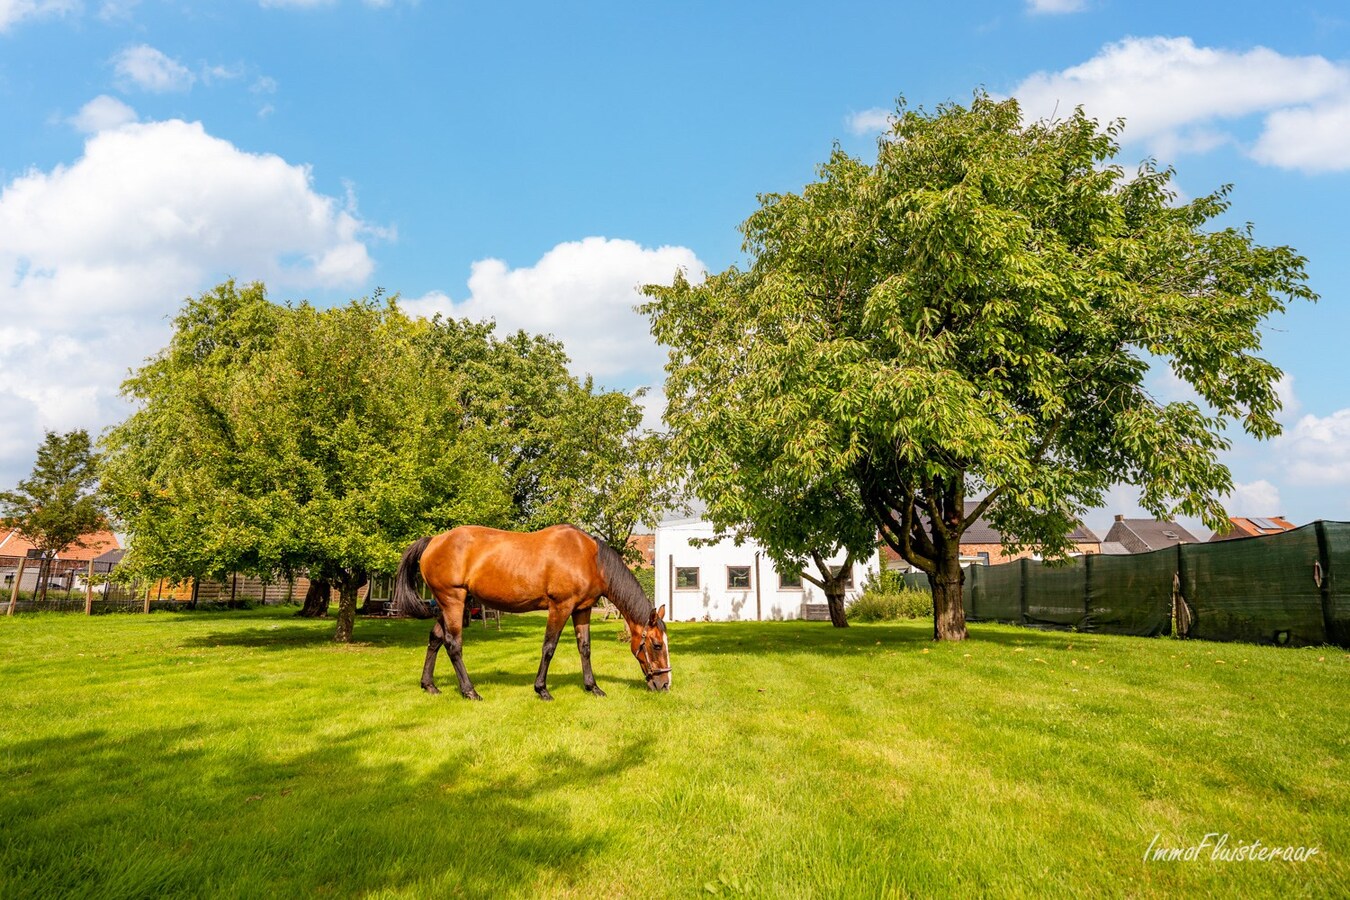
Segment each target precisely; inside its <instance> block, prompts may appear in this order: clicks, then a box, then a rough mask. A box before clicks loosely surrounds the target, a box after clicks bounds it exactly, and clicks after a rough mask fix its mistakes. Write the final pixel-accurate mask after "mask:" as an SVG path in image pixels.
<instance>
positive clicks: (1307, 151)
mask: <svg viewBox="0 0 1350 900" xmlns="http://www.w3.org/2000/svg"><path fill="white" fill-rule="evenodd" d="M1012 93H1013V95H1014V96H1016V97H1017V98H1018V99H1019V100H1020V101H1021V102H1022V106H1023V109H1024V111H1025V112H1026V114H1027V115H1028V117H1029V118H1043V117H1048V116H1051V115H1059V116H1061V117H1062V116H1064V115H1066V114H1068V112H1069V111H1070V110H1072V109H1073V108H1074V107H1075V106H1079V105H1082V106H1083V107H1084V109H1085V110H1086V111H1087V113H1088V114H1089V115H1091V116H1093V117H1095V118H1097V119H1099V120H1102V121H1105V120H1109V119H1114V118H1117V117H1121V116H1123V117H1124V118H1125V120H1126V129H1125V134H1124V138H1125V139H1126V140H1131V141H1142V142H1144V143H1145V144H1147V145H1148V146H1149V147H1150V149H1151V150H1152V151H1153V152H1155V153H1161V151H1172V152H1205V151H1207V150H1210V149H1213V148H1214V147H1217V146H1220V145H1221V144H1224V143H1227V142H1229V141H1232V140H1235V138H1234V137H1233V136H1232V135H1230V134H1229V133H1227V132H1226V131H1224V130H1223V129H1224V127H1225V126H1231V125H1232V124H1236V123H1237V122H1238V121H1239V120H1242V119H1245V118H1247V117H1249V116H1255V115H1263V116H1265V119H1264V132H1263V134H1262V135H1261V137H1260V138H1259V139H1258V140H1257V142H1256V145H1255V146H1254V147H1253V148H1251V151H1250V152H1251V153H1252V155H1253V157H1254V158H1256V159H1257V160H1258V161H1260V162H1263V163H1266V164H1269V165H1275V166H1280V167H1285V168H1302V169H1308V170H1310V171H1324V170H1330V169H1343V168H1350V155H1347V154H1345V153H1344V152H1342V150H1341V148H1343V147H1344V146H1346V144H1347V142H1350V67H1348V66H1346V65H1344V64H1341V63H1335V62H1332V61H1330V60H1328V59H1326V58H1324V57H1321V56H1285V55H1282V54H1280V53H1276V52H1275V51H1273V50H1269V49H1267V48H1265V47H1255V48H1253V49H1250V50H1245V51H1235V50H1226V49H1216V48H1211V47H1197V46H1196V45H1195V43H1194V41H1192V40H1191V39H1190V38H1188V37H1148V38H1127V39H1125V40H1123V41H1119V42H1118V43H1114V44H1108V45H1107V46H1105V47H1103V48H1102V50H1101V51H1100V52H1099V53H1098V54H1097V55H1096V56H1094V57H1093V58H1092V59H1090V60H1088V61H1087V62H1085V63H1082V64H1081V65H1077V66H1073V67H1071V68H1068V69H1065V70H1063V71H1060V72H1038V73H1036V74H1034V75H1032V76H1030V77H1029V78H1027V79H1026V80H1024V81H1023V82H1022V83H1021V84H1019V85H1018V86H1017V87H1016V88H1015V89H1014V90H1013V92H1012ZM1305 135H1306V136H1307V138H1306V140H1305Z"/></svg>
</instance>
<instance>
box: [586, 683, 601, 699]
mask: <svg viewBox="0 0 1350 900" xmlns="http://www.w3.org/2000/svg"><path fill="white" fill-rule="evenodd" d="M586 690H588V691H590V692H591V696H592V697H603V696H605V692H604V691H602V690H600V688H599V686H598V685H594V684H593V685H591V686H590V687H588V688H586Z"/></svg>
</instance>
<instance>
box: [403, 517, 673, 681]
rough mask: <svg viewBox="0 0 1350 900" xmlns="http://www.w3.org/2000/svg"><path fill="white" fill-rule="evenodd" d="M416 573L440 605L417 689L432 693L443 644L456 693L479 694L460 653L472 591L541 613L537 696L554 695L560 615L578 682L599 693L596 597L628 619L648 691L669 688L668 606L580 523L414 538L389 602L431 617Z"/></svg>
mask: <svg viewBox="0 0 1350 900" xmlns="http://www.w3.org/2000/svg"><path fill="white" fill-rule="evenodd" d="M419 572H420V573H421V577H422V579H423V580H424V581H426V584H427V587H429V588H431V593H432V594H433V595H434V596H435V597H436V605H437V607H438V609H437V611H436V614H435V615H436V624H435V625H433V626H432V628H431V639H430V640H429V641H428V642H427V659H426V663H425V664H424V665H423V666H422V688H423V689H424V690H425V691H426V692H427V693H429V694H439V693H440V691H439V690H437V688H436V682H435V681H434V680H433V679H432V675H433V673H434V672H435V669H436V655H437V653H439V652H440V649H441V647H445V652H446V654H447V655H449V657H450V662H451V663H452V664H453V665H454V667H455V675H456V676H457V677H458V678H459V692H460V693H461V694H463V695H464V696H465V697H467V698H469V699H470V700H482V699H483V698H482V697H480V696H478V691H476V690H474V687H473V682H471V681H469V673H468V672H467V671H465V669H464V658H463V654H462V648H463V640H462V635H463V630H464V619H463V616H464V604H465V602H466V601H467V599H468V598H469V597H470V596H472V597H473V598H474V599H475V600H476V601H478V602H480V603H483V604H485V605H487V606H490V607H492V608H493V609H500V610H504V611H505V612H528V611H530V610H534V609H546V610H548V627H547V629H546V630H545V631H544V655H543V658H542V659H541V660H540V662H539V674H538V675H536V676H535V679H534V691H535V693H536V694H538V695H539V698H540V699H541V700H552V699H553V695H552V694H550V693H549V692H548V684H547V680H548V664H549V662H550V661H551V660H552V659H553V651H554V650H556V649H557V647H558V636H559V635H561V634H562V630H563V625H565V624H566V622H567V617H568V616H571V617H572V628H573V629H574V630H575V631H576V634H577V650H578V652H580V654H581V676H582V683H583V684H584V686H585V688H586V690H588V691H590V692H591V693H592V694H594V695H595V696H597V697H603V696H605V692H604V691H602V690H600V688H598V687H596V684H595V675H594V674H593V673H592V672H591V607H592V606H594V605H595V601H596V600H598V599H600V597H602V596H604V597H608V598H609V601H610V602H611V603H613V604H614V606H615V607H616V608H617V609H618V610H619V612H620V613H622V614H623V617H624V619H626V620H627V622H628V631H629V634H631V635H632V639H631V648H632V651H633V656H634V657H636V658H637V661H638V665H640V666H641V667H642V674H643V675H645V676H646V678H647V687H648V688H650V689H651V690H654V691H665V690H669V689H670V645H669V642H668V641H667V640H666V623H665V621H664V620H665V616H666V608H665V607H664V606H663V607H661V608H660V609H653V608H652V602H651V600H649V599H647V594H646V593H645V592H644V591H643V590H642V585H640V584H639V583H638V580H637V579H636V578H635V577H633V573H632V572H630V571H629V570H628V567H627V566H626V565H624V562H623V558H622V557H620V556H619V554H618V553H616V552H615V551H614V550H613V548H611V547H610V546H609V545H607V544H605V543H604V542H603V541H598V540H596V539H595V538H593V537H591V536H590V535H589V534H587V533H586V532H584V531H582V530H581V529H580V528H575V527H573V526H571V525H554V526H553V527H551V528H545V529H543V530H542V531H536V532H533V533H530V534H521V533H517V532H512V531H498V530H497V529H495V528H483V527H481V526H478V525H462V526H460V527H459V528H453V529H451V530H450V531H446V532H442V533H441V534H438V535H436V536H435V537H429V538H422V539H421V540H419V541H416V542H415V543H413V545H412V546H410V547H409V548H408V549H407V550H405V551H404V553H403V562H402V563H400V564H399V567H398V575H397V576H396V577H395V579H394V603H395V604H396V605H397V607H398V610H399V611H400V612H402V613H403V614H404V615H411V616H416V617H417V618H419V619H429V618H431V617H432V613H431V611H430V610H429V609H428V608H427V604H426V603H424V602H423V601H422V598H421V597H419V596H418V588H419V584H418V573H419Z"/></svg>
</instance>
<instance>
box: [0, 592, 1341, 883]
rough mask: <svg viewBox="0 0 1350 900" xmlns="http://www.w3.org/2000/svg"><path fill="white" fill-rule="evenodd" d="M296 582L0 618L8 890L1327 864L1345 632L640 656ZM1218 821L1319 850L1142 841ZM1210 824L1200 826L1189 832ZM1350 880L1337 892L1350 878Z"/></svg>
mask: <svg viewBox="0 0 1350 900" xmlns="http://www.w3.org/2000/svg"><path fill="white" fill-rule="evenodd" d="M291 612H292V610H288V609H267V610H261V611H250V612H239V613H181V614H171V613H156V614H153V615H151V616H148V617H147V616H131V615H119V616H99V617H95V618H92V619H89V618H85V617H83V616H79V615H55V614H34V615H28V616H18V617H15V618H13V619H7V620H0V677H2V678H3V694H2V695H0V785H2V786H3V787H2V788H0V897H6V898H9V897H46V896H80V897H160V896H211V897H214V896H254V897H263V896H267V897H272V896H282V897H300V896H311V895H313V896H334V897H347V896H373V897H431V896H456V895H463V896H540V895H543V896H576V897H610V896H630V897H644V898H646V897H666V896H670V897H688V896H695V895H703V896H707V895H708V894H709V893H717V894H724V895H739V894H744V895H750V896H764V897H807V896H829V897H837V896H844V897H871V896H906V895H913V894H918V895H930V894H934V895H947V896H969V895H975V894H998V895H1026V896H1033V895H1035V896H1047V895H1048V896H1069V895H1074V896H1145V897H1147V896H1182V895H1184V896H1200V895H1229V896H1331V895H1334V894H1337V893H1341V892H1344V891H1345V889H1346V885H1347V884H1350V791H1347V785H1350V716H1348V715H1347V707H1350V703H1348V702H1347V701H1350V654H1347V653H1346V652H1345V651H1344V650H1337V649H1333V648H1322V649H1304V650H1290V649H1277V648H1262V647H1252V646H1244V645H1232V644H1207V643H1198V642H1176V641H1171V640H1146V639H1137V638H1120V637H1105V636H1089V635H1081V634H1065V633H1053V634H1052V633H1042V632H1034V631H1029V630H1025V629H1016V628H1012V627H1002V626H987V625H977V626H973V627H972V629H971V634H972V639H971V640H970V641H968V642H966V643H964V644H951V645H935V644H933V643H932V642H931V641H929V640H928V639H927V638H928V634H929V629H930V628H931V624H929V623H925V622H913V623H904V624H893V625H859V626H854V627H852V628H849V629H847V630H846V631H844V630H835V629H832V628H830V627H829V626H828V625H826V624H823V623H792V622H789V623H741V624H687V625H686V624H675V625H672V626H671V629H670V632H671V646H672V651H673V652H672V663H673V665H674V679H675V680H674V688H673V690H672V692H671V693H670V694H664V695H658V694H650V693H648V692H647V691H646V690H644V689H643V682H642V678H641V675H640V672H639V670H638V668H637V665H636V664H635V663H634V662H633V660H632V658H631V657H630V656H628V654H627V648H626V646H625V645H621V644H620V643H619V642H618V641H617V640H616V639H615V638H616V636H617V631H618V628H617V626H616V624H615V623H613V622H610V623H597V625H596V629H595V630H596V635H595V639H594V640H595V668H596V673H597V677H598V678H599V681H600V684H601V686H602V687H604V688H605V689H606V690H608V692H609V696H608V697H607V698H605V699H598V698H594V697H591V696H589V695H587V694H585V693H583V691H582V690H581V678H580V666H579V664H578V662H577V658H576V652H575V645H574V644H573V643H572V641H571V635H570V631H569V633H568V634H567V635H566V637H565V640H564V642H563V643H562V644H560V646H559V652H558V655H557V657H556V659H555V660H554V665H553V675H552V678H551V680H550V687H551V688H552V690H553V693H554V695H555V696H556V697H557V700H556V701H555V702H554V703H552V704H545V703H541V702H539V701H538V700H536V699H535V697H534V693H533V691H532V690H531V684H532V681H533V678H534V670H535V667H536V665H537V663H538V655H539V644H540V641H541V640H542V626H543V622H542V619H540V618H539V617H537V616H523V617H506V621H505V627H504V628H503V629H502V630H501V631H500V632H499V631H495V630H491V629H489V630H486V631H485V630H484V629H483V628H482V627H481V626H479V625H475V627H474V628H473V630H472V631H471V632H470V633H469V634H468V636H467V638H466V640H465V656H466V661H467V664H468V666H469V670H470V673H471V674H472V675H473V676H474V679H475V681H476V683H477V686H478V689H479V691H480V692H481V693H482V694H483V696H484V697H485V698H486V699H485V702H483V703H469V702H467V701H464V700H461V699H460V698H459V696H458V694H457V693H455V692H454V691H453V685H454V678H453V674H452V672H451V670H450V667H449V664H448V661H447V660H446V659H445V657H444V656H442V657H441V663H440V666H439V671H438V675H439V681H440V683H441V686H442V687H443V688H447V693H446V694H445V695H442V696H440V697H429V696H425V695H423V694H422V692H421V691H420V690H418V687H417V680H418V675H419V671H420V666H421V660H422V653H423V650H424V648H425V639H426V631H427V623H425V622H416V621H408V620H361V621H359V622H358V623H357V631H356V634H357V638H358V641H359V643H357V644H354V645H352V646H348V647H340V646H334V645H333V644H332V643H330V641H329V638H330V635H331V633H332V630H333V626H332V623H331V622H324V621H301V620H297V619H294V618H292V617H291V616H290V613H291ZM1207 833H1215V834H1217V835H1223V834H1227V835H1228V836H1229V837H1228V840H1229V844H1228V847H1229V848H1230V849H1232V848H1236V847H1237V846H1238V845H1239V844H1251V843H1252V842H1253V841H1255V840H1260V841H1261V842H1262V844H1263V845H1277V846H1287V845H1293V846H1317V847H1318V848H1319V849H1318V853H1317V854H1316V855H1314V856H1313V857H1312V858H1311V859H1309V860H1307V861H1305V862H1301V863H1300V862H1284V861H1274V862H1251V861H1248V862H1236V861H1233V862H1223V861H1216V860H1214V859H1212V858H1211V852H1212V848H1208V847H1207V848H1206V849H1205V850H1204V851H1203V852H1202V853H1200V855H1199V858H1198V859H1197V860H1194V861H1189V862H1188V861H1175V862H1161V861H1149V862H1146V861H1145V860H1144V856H1145V854H1146V852H1147V850H1148V848H1149V846H1150V844H1153V845H1154V846H1155V847H1163V846H1165V847H1188V846H1191V845H1196V844H1199V843H1201V841H1202V839H1203V838H1204V836H1205V835H1206V834H1207ZM1210 840H1211V841H1214V840H1216V838H1211V839H1210ZM1343 895H1344V894H1343V893H1342V896H1343Z"/></svg>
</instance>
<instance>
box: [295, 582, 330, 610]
mask: <svg viewBox="0 0 1350 900" xmlns="http://www.w3.org/2000/svg"><path fill="white" fill-rule="evenodd" d="M332 597H333V586H332V585H331V584H330V583H329V582H328V581H327V580H325V579H322V578H320V579H319V580H317V581H311V582H310V583H309V590H307V591H305V605H304V606H302V607H300V611H299V612H297V613H296V615H297V616H303V617H304V618H306V619H322V618H323V617H324V616H326V615H328V604H329V603H331V602H332Z"/></svg>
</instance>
